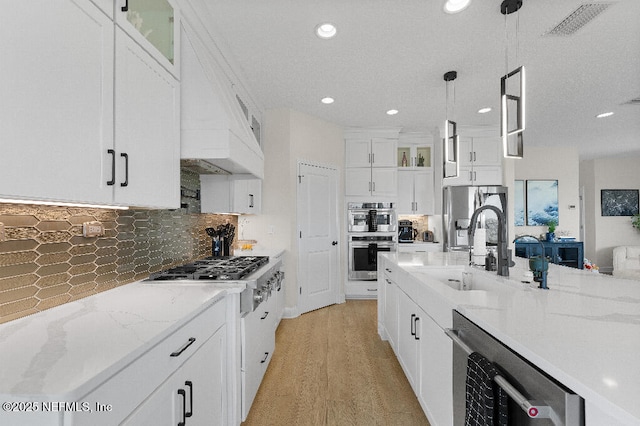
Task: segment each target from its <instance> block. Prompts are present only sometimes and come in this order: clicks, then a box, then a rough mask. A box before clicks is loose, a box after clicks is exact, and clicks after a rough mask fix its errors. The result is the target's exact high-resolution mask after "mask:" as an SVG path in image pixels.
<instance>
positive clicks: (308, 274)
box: [297, 163, 340, 314]
mask: <svg viewBox="0 0 640 426" xmlns="http://www.w3.org/2000/svg"><path fill="white" fill-rule="evenodd" d="M298 176H299V178H298V197H297V210H298V219H297V220H298V241H299V244H298V283H299V286H300V287H299V295H300V297H299V299H298V307H299V310H300V313H301V314H302V313H305V312H309V311H313V310H315V309H319V308H322V307H325V306H328V305H331V304H333V303H335V302H336V300H337V293H338V279H339V271H338V265H339V262H338V260H339V252H340V250H339V246H338V209H337V206H338V203H337V195H338V172H337V170H336V169H332V168H327V167H322V166H316V165H311V164H305V163H298Z"/></svg>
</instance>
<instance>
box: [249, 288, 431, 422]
mask: <svg viewBox="0 0 640 426" xmlns="http://www.w3.org/2000/svg"><path fill="white" fill-rule="evenodd" d="M376 306H377V305H376V301H375V300H367V301H351V300H350V301H347V303H343V304H339V305H333V306H329V307H327V308H323V309H319V310H317V311H314V312H309V313H307V314H304V315H302V316H300V317H298V318H295V319H285V320H282V322H281V323H280V326H279V327H278V330H277V332H276V350H275V353H274V355H273V358H272V359H271V363H270V365H269V368H268V370H267V373H266V375H265V378H264V380H263V382H262V384H261V386H260V389H259V391H258V394H257V396H256V399H255V400H254V402H253V406H252V407H251V411H250V412H249V416H248V418H247V421H246V422H244V423H243V426H258V425H259V426H265V425H278V426H280V425H312V426H316V425H331V426H334V425H349V426H350V425H367V426H369V425H402V426H411V425H429V422H428V421H427V419H426V417H425V415H424V413H423V412H422V409H421V408H420V404H419V403H418V400H417V399H416V397H415V395H414V393H413V391H412V390H411V386H410V385H409V382H408V381H407V378H406V377H405V375H404V373H403V371H402V368H401V367H400V364H398V361H397V359H396V357H395V355H394V353H393V349H391V346H390V345H389V343H387V342H384V341H382V340H381V339H380V337H379V336H378V333H377V311H376V309H377V308H376Z"/></svg>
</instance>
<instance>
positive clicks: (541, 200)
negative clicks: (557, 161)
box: [527, 180, 560, 226]
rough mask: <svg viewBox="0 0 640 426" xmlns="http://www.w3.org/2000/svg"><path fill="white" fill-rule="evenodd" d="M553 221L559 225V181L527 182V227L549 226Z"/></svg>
mask: <svg viewBox="0 0 640 426" xmlns="http://www.w3.org/2000/svg"><path fill="white" fill-rule="evenodd" d="M551 220H553V221H555V223H556V224H559V223H560V221H559V217H558V181H557V180H528V181H527V225H528V226H540V225H547V224H548V223H549V222H550V221H551Z"/></svg>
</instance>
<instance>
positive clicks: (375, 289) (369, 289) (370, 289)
mask: <svg viewBox="0 0 640 426" xmlns="http://www.w3.org/2000/svg"><path fill="white" fill-rule="evenodd" d="M367 291H378V289H377V288H368V289H367Z"/></svg>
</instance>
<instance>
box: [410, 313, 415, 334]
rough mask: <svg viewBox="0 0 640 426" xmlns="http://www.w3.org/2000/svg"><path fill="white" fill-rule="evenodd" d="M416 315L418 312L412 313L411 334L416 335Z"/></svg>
mask: <svg viewBox="0 0 640 426" xmlns="http://www.w3.org/2000/svg"><path fill="white" fill-rule="evenodd" d="M415 317H416V314H411V335H412V336H415V335H416V330H415V328H414V325H415V324H416V323H415V321H414V318H415Z"/></svg>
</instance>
